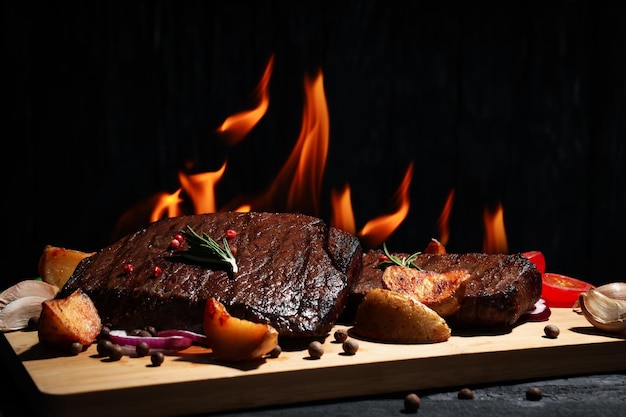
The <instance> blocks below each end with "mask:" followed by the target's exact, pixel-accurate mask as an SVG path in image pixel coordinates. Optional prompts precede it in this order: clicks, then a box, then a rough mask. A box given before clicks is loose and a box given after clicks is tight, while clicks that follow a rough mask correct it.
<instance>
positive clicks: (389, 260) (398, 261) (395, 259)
mask: <svg viewBox="0 0 626 417" xmlns="http://www.w3.org/2000/svg"><path fill="white" fill-rule="evenodd" d="M383 251H384V252H385V254H384V255H383V256H381V257H380V259H379V261H378V268H380V269H385V268H387V267H388V266H391V265H398V266H403V267H405V268H414V269H420V270H421V269H422V268H420V267H419V266H417V265H416V264H415V259H416V258H417V255H419V254H421V253H422V252H415V253H414V254H413V255H411V256H403V257H400V256H396V255H392V254H391V253H389V250H388V249H387V244H386V243H383Z"/></svg>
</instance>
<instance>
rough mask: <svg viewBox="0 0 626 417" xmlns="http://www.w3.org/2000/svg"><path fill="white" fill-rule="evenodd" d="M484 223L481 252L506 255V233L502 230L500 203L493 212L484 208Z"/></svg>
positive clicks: (507, 246) (502, 213) (507, 250)
mask: <svg viewBox="0 0 626 417" xmlns="http://www.w3.org/2000/svg"><path fill="white" fill-rule="evenodd" d="M483 219H484V223H485V238H484V240H483V251H484V252H485V253H492V254H493V253H508V252H509V245H508V243H507V238H506V231H505V229H504V210H503V208H502V203H499V204H498V208H497V209H496V211H495V212H491V211H489V210H488V209H487V208H485V211H484V213H483Z"/></svg>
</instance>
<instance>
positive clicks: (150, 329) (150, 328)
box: [144, 326, 157, 336]
mask: <svg viewBox="0 0 626 417" xmlns="http://www.w3.org/2000/svg"><path fill="white" fill-rule="evenodd" d="M144 330H145V331H147V332H148V333H150V336H156V335H157V331H156V329H155V328H154V326H146V327H145V328H144Z"/></svg>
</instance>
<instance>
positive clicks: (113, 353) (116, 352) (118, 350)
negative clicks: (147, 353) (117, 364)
mask: <svg viewBox="0 0 626 417" xmlns="http://www.w3.org/2000/svg"><path fill="white" fill-rule="evenodd" d="M122 356H124V350H123V349H122V347H121V346H120V345H116V344H115V343H113V344H112V346H111V349H109V359H111V360H112V361H119V360H120V359H122Z"/></svg>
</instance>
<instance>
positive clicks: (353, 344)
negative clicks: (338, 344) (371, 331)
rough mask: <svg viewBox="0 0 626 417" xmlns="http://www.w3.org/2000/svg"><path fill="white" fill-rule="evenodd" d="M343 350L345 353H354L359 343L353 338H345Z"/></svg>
mask: <svg viewBox="0 0 626 417" xmlns="http://www.w3.org/2000/svg"><path fill="white" fill-rule="evenodd" d="M342 347H343V351H344V352H345V353H346V354H347V355H354V354H355V353H356V352H357V350H359V343H358V342H357V341H356V340H354V339H347V340H346V341H345V342H343V345H342Z"/></svg>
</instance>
